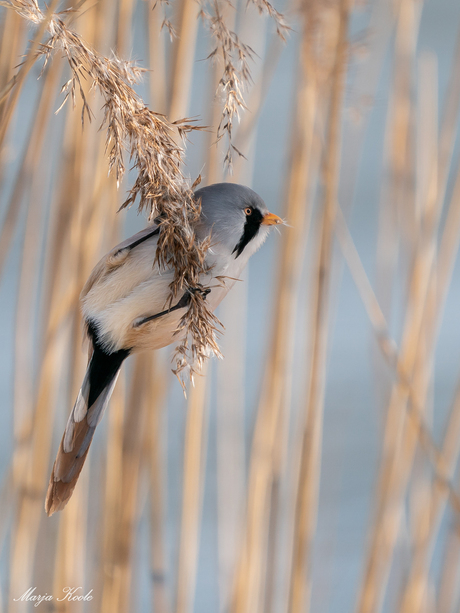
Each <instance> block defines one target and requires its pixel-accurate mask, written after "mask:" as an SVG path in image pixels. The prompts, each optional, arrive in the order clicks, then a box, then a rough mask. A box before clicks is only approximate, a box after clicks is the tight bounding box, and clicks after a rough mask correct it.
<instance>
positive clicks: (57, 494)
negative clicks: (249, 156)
mask: <svg viewBox="0 0 460 613" xmlns="http://www.w3.org/2000/svg"><path fill="white" fill-rule="evenodd" d="M195 198H196V199H197V200H198V199H200V200H201V216H200V219H199V222H198V223H197V225H196V227H195V228H194V230H195V235H196V237H197V239H198V240H204V239H206V238H207V237H208V236H209V235H210V234H211V243H210V247H209V249H208V252H207V255H206V260H205V264H206V266H207V268H209V269H210V270H209V272H208V273H207V274H206V275H203V279H202V280H201V284H202V286H204V287H208V288H211V289H210V291H209V290H208V291H209V293H208V294H207V297H206V300H207V304H208V307H209V308H210V309H211V310H214V309H215V308H216V307H217V305H218V304H219V303H220V302H221V300H222V299H223V298H224V297H225V295H226V294H227V292H228V291H229V289H231V287H232V286H233V285H234V283H235V281H236V279H238V277H239V276H240V274H241V272H242V271H243V269H244V267H245V266H246V264H247V263H248V260H249V258H250V257H251V255H253V254H254V253H255V252H256V251H257V249H259V247H260V246H261V245H262V243H263V242H264V240H265V239H266V237H267V234H268V229H269V227H270V226H272V225H275V224H280V223H283V222H282V220H281V219H280V218H279V217H278V216H277V215H274V214H273V213H269V211H268V210H267V207H266V206H265V204H264V202H263V200H262V199H261V198H260V197H259V196H258V195H257V194H256V193H255V192H253V191H252V190H251V189H249V188H248V187H244V186H243V185H236V184H234V183H217V184H215V185H210V186H209V187H204V188H202V189H199V190H198V191H196V192H195ZM159 233H160V227H159V226H158V225H155V224H154V225H152V226H149V227H148V228H145V229H144V230H141V232H138V233H137V234H135V235H134V236H132V237H131V238H129V239H127V240H126V241H124V242H123V243H121V244H120V245H118V246H117V247H115V249H113V250H112V251H110V253H108V254H107V255H106V256H105V257H103V258H102V260H101V261H100V262H99V263H98V264H97V265H96V267H95V268H94V270H93V272H92V273H91V275H90V277H89V279H88V281H87V282H86V284H85V286H84V288H83V291H82V293H81V296H80V300H81V302H82V310H83V318H84V322H85V327H86V332H87V335H88V338H89V342H90V345H91V347H90V359H89V363H88V368H87V371H86V375H85V378H84V380H83V384H82V386H81V389H80V391H79V393H78V397H77V400H76V402H75V406H74V407H73V409H72V412H71V414H70V416H69V419H68V421H67V426H66V429H65V432H64V435H63V437H62V441H61V445H60V447H59V451H58V454H57V457H56V461H55V462H54V466H53V471H52V474H51V478H50V482H49V486H48V492H47V496H46V502H45V510H46V512H47V513H48V515H52V514H53V513H54V512H55V511H60V510H61V509H63V508H64V507H65V505H66V504H67V502H68V500H69V498H70V497H71V495H72V492H73V490H74V488H75V485H76V482H77V479H78V476H79V474H80V471H81V469H82V467H83V463H84V461H85V459H86V455H87V453H88V449H89V446H90V443H91V440H92V438H93V434H94V430H95V429H96V426H97V424H98V423H99V422H100V420H101V418H102V415H103V413H104V410H105V408H106V406H107V404H108V401H109V399H110V396H111V394H112V392H113V389H114V387H115V383H116V380H117V377H118V373H119V370H120V367H121V365H122V363H123V361H124V360H125V359H126V358H127V357H128V356H129V355H130V354H131V353H134V352H135V351H141V350H145V349H160V348H161V347H165V346H166V345H169V344H171V343H173V342H174V341H176V340H178V338H180V336H179V335H177V334H175V332H176V330H177V328H178V325H179V322H180V319H181V317H182V316H183V315H184V313H185V311H186V309H187V305H188V298H189V294H188V292H185V293H184V295H183V296H182V297H180V298H179V299H178V300H177V302H176V303H175V304H174V305H172V306H171V304H170V287H169V285H170V283H171V281H172V280H173V277H174V270H172V269H171V270H161V271H160V270H159V268H158V266H157V265H155V266H152V262H153V261H154V259H155V253H156V247H157V240H158V235H159ZM216 279H217V280H218V281H219V282H218V283H216ZM213 280H214V282H213Z"/></svg>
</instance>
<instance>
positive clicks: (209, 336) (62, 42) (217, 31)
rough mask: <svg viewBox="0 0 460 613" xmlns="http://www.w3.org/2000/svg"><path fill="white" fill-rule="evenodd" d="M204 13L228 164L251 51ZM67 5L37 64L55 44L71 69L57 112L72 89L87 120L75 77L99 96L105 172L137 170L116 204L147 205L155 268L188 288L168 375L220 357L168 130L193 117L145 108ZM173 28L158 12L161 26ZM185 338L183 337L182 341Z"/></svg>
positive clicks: (29, 11) (121, 69)
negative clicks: (72, 23)
mask: <svg viewBox="0 0 460 613" xmlns="http://www.w3.org/2000/svg"><path fill="white" fill-rule="evenodd" d="M252 1H253V3H254V4H255V5H256V6H257V7H258V8H259V11H261V12H266V13H268V14H269V15H270V17H272V18H273V19H275V21H276V22H277V24H278V26H277V28H279V29H280V31H284V29H286V28H287V26H285V25H283V24H284V22H283V18H282V15H281V14H280V13H278V12H277V11H276V10H275V9H274V8H273V7H272V6H271V5H270V4H269V3H268V2H267V1H266V0H252ZM0 4H1V5H3V6H6V7H7V8H11V9H13V10H15V11H16V12H17V13H18V14H19V15H21V16H23V17H24V18H25V19H27V20H28V21H30V22H32V23H34V24H38V23H40V22H41V21H43V19H44V18H45V15H44V13H43V12H42V11H41V10H40V8H39V6H38V2H37V0H2V1H1V2H0ZM210 4H211V7H212V8H211V11H212V12H211V13H210V12H209V11H208V10H207V7H206V5H202V11H201V15H202V18H203V21H204V22H205V23H207V24H208V27H209V29H210V31H211V34H212V36H213V39H214V41H215V44H216V48H215V49H214V51H213V52H212V53H211V54H210V57H213V56H217V54H218V51H219V50H220V52H221V55H222V58H223V61H224V71H223V75H222V78H221V80H220V83H219V88H220V90H221V92H222V94H223V96H224V100H225V102H224V105H223V111H222V118H221V121H220V124H219V127H218V133H217V136H218V139H220V138H222V137H223V136H224V135H225V134H226V135H227V136H228V140H229V147H228V150H227V154H226V156H225V163H226V164H227V165H228V166H229V167H231V163H232V152H236V153H238V154H239V155H242V154H241V153H240V152H239V151H238V150H237V149H236V148H235V147H234V146H233V144H232V127H233V120H234V118H235V116H236V117H238V113H239V110H240V109H242V108H245V102H244V97H243V94H242V92H243V89H244V87H245V86H246V85H247V84H249V83H250V81H251V73H250V70H249V63H248V62H249V60H251V59H252V57H253V51H252V49H251V48H250V47H249V46H248V45H245V44H244V43H242V42H241V41H240V39H239V37H238V36H237V35H236V33H235V32H233V31H232V30H230V29H229V28H228V27H227V26H226V24H225V22H224V20H223V18H222V14H221V12H220V10H219V5H218V3H217V1H214V2H211V3H210ZM69 12H70V11H64V12H62V13H59V14H54V15H53V16H52V18H51V20H50V21H49V24H48V26H47V27H48V32H49V34H50V38H49V39H48V40H47V41H46V43H43V44H42V45H41V46H40V47H39V49H38V52H37V57H43V58H44V67H45V66H46V65H47V63H48V61H49V59H50V57H51V55H52V54H53V53H54V52H55V51H56V50H60V51H62V52H63V54H64V56H65V57H66V59H67V62H68V64H69V67H70V70H71V77H70V79H69V80H68V81H67V82H66V83H65V84H64V85H63V86H62V88H61V93H62V94H63V95H64V100H63V102H62V104H61V106H60V107H59V109H58V111H59V110H60V109H61V108H62V107H63V106H64V104H65V103H66V102H67V101H68V99H69V98H70V99H71V100H72V104H73V105H75V104H76V96H77V93H78V94H79V95H80V97H81V100H82V122H83V123H84V118H85V115H86V116H87V118H88V119H89V120H90V121H91V118H92V113H91V109H90V106H89V104H88V102H87V99H86V94H85V89H84V87H83V82H84V83H85V84H86V85H89V91H92V90H93V89H98V90H99V92H100V94H101V95H102V97H103V99H104V105H103V109H104V115H103V120H102V127H105V129H106V132H107V138H106V148H107V155H108V165H109V172H112V173H114V174H115V177H116V180H117V184H119V183H120V181H121V180H122V178H123V175H124V173H125V161H124V159H125V155H127V154H128V153H129V157H130V160H131V161H132V162H133V166H134V168H135V169H136V170H137V177H136V180H135V182H134V185H133V186H132V187H131V189H130V190H129V192H128V195H127V198H126V200H125V201H124V203H123V204H122V206H121V208H126V207H129V206H132V205H133V204H134V203H135V202H136V201H138V208H139V210H140V211H143V210H147V211H148V213H149V218H150V219H152V218H156V217H159V218H160V219H161V225H162V232H161V233H160V237H159V240H158V248H157V252H156V255H155V261H156V262H158V264H159V265H160V266H165V267H173V268H174V271H175V274H174V280H173V282H172V283H171V291H172V294H173V295H176V294H177V293H179V292H181V291H183V290H184V288H185V289H186V290H188V291H189V292H190V295H191V301H190V306H189V308H188V309H187V312H186V314H185V315H184V316H183V318H182V320H181V323H180V327H179V330H180V331H182V332H185V338H184V341H183V342H182V343H181V344H180V345H179V347H178V348H177V350H176V353H175V358H176V364H177V368H176V373H177V374H179V373H180V372H182V371H183V370H184V369H185V368H187V367H188V368H189V369H190V374H191V375H193V372H195V367H194V364H197V365H198V366H201V364H202V362H203V360H204V359H205V358H206V357H207V356H209V355H210V354H212V353H213V354H215V355H220V351H219V348H218V345H217V342H216V333H217V328H218V326H219V325H220V322H219V320H218V319H217V318H216V317H215V316H214V315H213V314H212V313H211V311H210V310H209V309H208V307H207V305H206V302H205V297H206V293H205V292H203V291H199V289H200V287H201V286H200V283H199V280H200V275H201V274H202V273H203V272H206V271H205V269H204V261H205V257H206V251H207V249H208V247H209V241H206V240H205V241H202V242H200V241H197V240H196V238H195V235H194V232H193V224H194V223H195V222H196V220H197V218H198V217H199V215H200V204H199V203H197V202H196V201H195V199H194V195H193V191H192V190H193V187H194V186H195V184H194V185H193V186H192V187H191V186H190V183H189V181H188V180H187V179H186V178H185V177H184V175H183V174H182V170H181V164H182V159H183V155H184V149H183V147H181V146H180V145H178V144H177V143H176V140H175V138H174V137H175V135H176V134H178V135H179V137H181V138H182V139H185V138H186V137H187V134H188V133H189V132H191V131H193V130H199V129H202V127H201V126H197V125H195V124H194V123H193V120H190V119H182V120H178V121H174V122H170V121H169V120H168V119H167V118H166V117H165V116H164V115H160V114H158V113H155V112H153V111H151V110H150V109H148V108H147V106H146V105H145V104H144V102H143V101H142V99H141V98H140V97H139V96H138V95H137V94H136V92H135V91H134V90H133V88H132V86H133V85H134V84H135V83H136V82H137V81H138V80H139V78H140V77H141V75H142V72H143V71H142V70H141V69H140V68H139V67H137V66H135V65H134V64H133V63H131V62H128V61H123V60H120V59H119V58H117V57H116V56H113V57H111V58H107V57H104V56H102V55H100V54H98V53H97V52H96V51H94V50H93V49H91V48H90V47H88V46H87V45H86V43H85V42H84V41H83V39H82V38H81V37H80V36H79V35H78V34H77V33H76V32H73V31H72V30H70V29H69V28H68V27H67V25H66V24H65V23H64V21H63V19H62V17H63V16H64V15H66V14H68V13H69ZM163 27H165V28H167V29H168V30H169V32H170V35H171V36H173V32H174V31H173V28H172V25H171V24H170V22H169V21H168V20H167V18H166V17H165V20H164V21H163V24H162V28H163ZM189 339H190V340H191V342H189Z"/></svg>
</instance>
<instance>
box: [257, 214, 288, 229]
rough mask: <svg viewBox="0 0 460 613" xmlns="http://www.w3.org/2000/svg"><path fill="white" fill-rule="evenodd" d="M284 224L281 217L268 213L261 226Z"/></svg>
mask: <svg viewBox="0 0 460 613" xmlns="http://www.w3.org/2000/svg"><path fill="white" fill-rule="evenodd" d="M279 223H283V220H282V219H281V217H278V215H274V214H273V213H267V214H266V215H264V216H263V218H262V221H261V224H262V225H263V226H275V225H276V224H279Z"/></svg>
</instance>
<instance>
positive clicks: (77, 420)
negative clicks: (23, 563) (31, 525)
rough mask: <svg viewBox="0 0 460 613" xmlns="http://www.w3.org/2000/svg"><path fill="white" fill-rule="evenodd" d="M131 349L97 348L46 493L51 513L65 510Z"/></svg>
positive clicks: (71, 414) (72, 413)
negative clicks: (107, 349)
mask: <svg viewBox="0 0 460 613" xmlns="http://www.w3.org/2000/svg"><path fill="white" fill-rule="evenodd" d="M128 355H129V351H128V350H120V351H117V352H114V353H111V354H109V353H107V352H105V351H104V350H103V349H101V348H100V347H98V346H95V347H94V351H93V354H92V357H91V359H90V362H89V364H88V369H87V371H86V375H85V378H84V380H83V384H82V386H81V389H80V392H79V393H78V397H77V400H76V402H75V405H74V407H73V409H72V412H71V413H70V416H69V419H68V421H67V426H66V429H65V431H64V435H63V437H62V440H61V444H60V447H59V451H58V454H57V457H56V461H55V462H54V466H53V470H52V473H51V477H50V482H49V485H48V492H47V494H46V501H45V510H46V512H47V514H48V515H52V514H53V513H54V512H55V511H60V510H62V509H63V508H64V507H65V505H66V504H67V502H68V500H69V499H70V497H71V496H72V493H73V491H74V489H75V485H76V483H77V480H78V477H79V475H80V472H81V469H82V468H83V464H84V462H85V460H86V456H87V454H88V450H89V446H90V444H91V441H92V439H93V435H94V431H95V429H96V426H97V425H98V423H99V422H100V420H101V418H102V415H103V414H104V411H105V409H106V407H107V405H108V402H109V400H110V397H111V395H112V392H113V389H114V387H115V383H116V381H117V378H118V374H119V371H120V368H121V365H122V363H123V360H124V359H125V358H126V357H128Z"/></svg>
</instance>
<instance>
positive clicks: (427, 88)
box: [0, 0, 460, 613]
mask: <svg viewBox="0 0 460 613" xmlns="http://www.w3.org/2000/svg"><path fill="white" fill-rule="evenodd" d="M2 4H4V6H3V7H0V144H1V157H0V177H1V217H0V219H1V224H2V225H1V233H0V266H1V273H2V280H1V284H0V309H1V313H2V318H1V329H0V334H1V336H0V341H1V344H2V357H1V361H0V364H1V366H2V368H1V373H0V385H1V397H2V403H1V407H2V411H1V418H0V424H1V434H0V437H1V439H0V440H1V443H0V464H1V489H0V509H1V511H0V551H1V554H0V588H1V595H0V596H1V597H0V603H1V610H2V611H8V612H9V611H11V612H21V611H28V610H32V607H33V603H32V602H31V603H28V604H26V603H24V602H17V601H15V600H14V599H15V598H16V599H17V598H19V597H20V596H21V595H22V594H23V593H24V592H25V591H26V590H27V589H29V588H30V587H35V586H36V591H35V594H45V593H48V594H53V595H54V600H53V602H51V603H50V602H43V603H42V604H40V605H39V608H40V610H42V611H43V610H45V611H72V612H73V611H76V612H79V611H88V612H96V611H97V612H102V613H106V612H111V613H115V612H125V611H142V612H144V611H153V612H154V613H172V612H174V613H192V611H195V612H199V613H215V612H217V611H221V612H222V613H305V612H306V611H314V612H321V613H324V612H327V611H329V612H331V613H344V612H345V611H355V612H356V613H374V612H384V611H388V612H390V611H391V612H393V611H394V612H396V611H398V612H400V613H422V612H423V613H428V612H430V613H431V612H438V613H456V612H458V611H460V532H459V526H460V525H459V517H460V483H459V479H458V456H459V453H460V391H459V390H460V387H459V386H458V364H459V361H460V326H459V325H458V322H459V309H458V304H459V301H460V268H459V264H458V257H457V255H458V246H459V238H460V181H459V179H458V177H459V176H460V175H459V174H458V163H459V138H458V111H459V105H460V38H459V37H458V34H457V28H458V25H459V18H460V6H457V3H456V2H455V1H454V0H442V1H441V0H436V1H435V0H427V1H426V2H425V3H423V2H422V1H420V0H392V1H391V0H374V1H373V2H368V3H364V2H359V1H355V2H352V1H351V0H308V1H307V0H304V1H301V2H293V3H292V4H289V3H286V4H284V5H278V3H275V5H274V7H275V9H277V10H278V11H280V12H281V13H282V14H283V15H284V17H285V19H286V21H287V23H288V24H290V26H291V28H292V31H291V32H289V33H288V32H287V31H286V29H285V28H284V21H283V17H282V15H280V14H278V13H276V11H274V10H273V8H272V7H271V5H268V4H267V3H266V2H265V1H264V0H254V1H253V2H250V3H249V4H248V6H246V3H245V2H237V3H236V4H234V5H231V4H230V3H228V2H226V1H225V0H222V2H219V0H217V3H213V2H203V3H202V4H201V5H200V4H199V3H197V2H196V1H195V0H173V1H172V2H171V3H167V2H157V3H155V2H154V1H153V0H137V1H136V0H99V1H98V2H89V1H88V2H85V1H84V0H83V1H81V2H79V3H78V4H76V5H73V8H74V9H75V11H72V12H68V13H63V14H62V15H61V18H62V20H63V21H64V22H65V23H66V24H67V26H68V27H69V28H70V29H72V30H75V31H77V32H78V33H79V34H80V35H81V37H82V39H83V40H84V41H86V43H87V44H88V45H89V46H90V47H92V48H93V49H95V50H96V51H97V52H98V53H99V54H101V55H102V56H107V57H109V55H110V52H111V50H113V51H114V52H115V53H116V54H117V55H118V57H120V58H122V59H134V60H137V61H138V63H139V65H140V66H141V67H144V68H147V69H148V72H146V73H144V78H143V81H142V82H141V83H140V84H139V85H138V86H136V90H137V91H138V93H139V94H140V95H141V96H142V98H143V99H144V100H145V101H146V102H147V103H148V104H149V106H150V108H151V109H153V110H155V111H157V112H160V113H165V114H166V115H167V116H168V117H169V119H170V120H171V121H175V120H178V119H182V118H184V117H196V116H198V117H199V124H200V125H205V126H209V129H208V130H207V131H203V132H195V133H192V135H191V136H190V137H189V138H190V140H191V141H192V142H191V143H188V144H187V155H186V164H187V165H186V167H185V172H186V173H189V174H190V176H191V180H192V181H193V180H194V178H195V177H196V176H197V175H198V174H199V173H200V172H201V174H202V177H203V182H202V184H203V185H205V184H208V183H213V182H216V181H221V180H229V181H237V182H241V183H245V184H252V185H253V186H254V188H255V189H256V191H257V192H258V193H259V194H260V195H261V196H262V197H263V198H264V199H265V201H266V203H267V205H268V206H269V208H270V210H272V211H273V212H276V213H278V214H280V215H282V216H283V217H284V218H285V219H286V220H287V222H288V224H289V226H288V227H283V228H281V232H280V233H279V235H274V236H273V235H272V236H270V238H269V240H268V241H267V244H266V245H265V246H264V247H263V248H262V250H261V251H260V252H259V254H258V255H257V256H255V257H254V258H253V261H251V265H250V267H249V270H248V271H247V273H245V278H244V282H243V283H238V284H236V286H235V288H234V289H233V290H232V292H231V293H230V294H229V296H228V297H227V298H226V300H225V301H224V303H223V305H222V307H221V308H220V313H219V317H220V319H221V320H222V321H223V322H224V325H225V328H226V331H225V334H224V335H223V336H222V338H221V340H220V344H221V348H222V351H223V354H224V355H225V359H224V360H223V361H219V362H218V361H217V360H211V361H210V362H209V363H208V364H207V365H206V366H205V371H206V376H203V377H198V378H197V384H196V387H195V388H193V389H191V390H190V391H189V398H188V401H185V400H184V398H183V396H182V391H181V388H180V385H179V384H178V382H177V380H176V379H175V378H174V376H173V375H172V374H171V372H170V368H171V355H172V350H171V348H167V349H166V350H163V351H161V352H158V353H156V354H155V355H142V356H137V357H135V358H131V359H130V360H129V363H128V364H126V366H125V367H124V370H123V373H122V375H121V377H120V379H119V382H118V384H117V387H116V390H115V394H114V396H113V399H112V401H111V403H110V408H109V411H108V412H107V414H106V416H105V418H104V421H103V424H101V426H100V427H99V429H98V433H97V435H96V437H95V441H94V443H93V446H92V450H91V452H90V457H89V460H88V461H87V465H86V467H85V468H84V470H83V473H82V476H81V478H80V481H79V483H78V486H77V488H76V491H75V493H74V495H73V498H72V500H71V501H70V503H69V505H68V506H67V508H66V509H65V511H64V512H62V513H58V514H56V515H54V516H53V517H52V518H47V517H46V515H45V512H44V509H43V504H44V495H45V491H46V486H47V482H48V477H49V471H50V469H51V465H52V461H53V460H54V456H55V453H56V450H57V446H58V443H59V440H60V436H61V434H62V431H63V428H64V425H65V422H66V419H67V416H68V413H69V411H70V409H71V407H72V405H73V402H74V399H75V396H76V393H77V391H78V389H79V387H80V383H81V380H82V377H83V374H84V369H85V365H86V356H85V355H84V353H83V351H82V346H81V320H80V313H79V307H78V295H79V292H80V290H81V288H82V286H83V283H84V281H85V279H86V278H87V276H88V274H89V272H90V271H91V269H92V267H93V266H94V265H95V263H96V262H97V260H98V259H99V257H100V256H102V255H103V253H105V252H106V251H107V250H108V249H110V248H111V247H112V246H114V245H115V244H116V243H117V242H118V241H119V240H121V239H122V238H123V237H125V236H129V235H130V234H132V233H133V232H134V231H136V230H137V229H139V228H141V227H143V225H145V223H146V220H145V217H144V218H142V216H140V217H138V216H137V215H136V212H135V210H134V209H131V210H129V211H128V212H125V211H123V212H120V213H118V214H117V213H116V211H117V209H118V208H119V206H120V205H121V203H122V202H123V201H124V199H125V194H126V191H127V190H128V189H129V188H130V187H131V186H132V184H133V182H134V180H135V178H136V174H135V173H136V169H132V170H131V171H130V172H129V173H127V176H126V177H125V179H124V180H123V182H122V184H121V185H120V188H119V189H118V190H117V185H116V179H115V177H113V176H108V172H107V171H108V165H107V164H108V162H107V154H106V145H105V139H106V135H105V132H104V130H103V129H102V130H99V127H100V124H101V122H102V116H103V113H102V111H101V107H102V105H103V101H102V98H101V96H100V94H98V92H97V91H94V92H93V91H85V96H86V97H87V99H88V102H89V104H90V106H91V109H92V112H93V113H94V116H95V117H94V119H93V121H91V122H90V121H88V119H86V120H85V125H84V128H83V129H82V124H81V106H82V104H81V100H80V99H79V95H78V91H77V93H76V108H75V109H74V108H72V104H71V101H70V100H69V101H68V102H67V104H65V105H64V106H63V108H62V109H61V110H60V112H59V113H58V114H57V115H55V111H56V110H57V109H58V108H59V106H60V105H61V103H62V101H63V97H64V96H63V94H60V90H61V87H62V85H63V84H64V83H66V82H67V81H68V79H69V78H70V72H69V67H68V65H67V63H66V60H65V59H64V58H63V57H62V56H63V53H62V52H61V51H59V50H58V51H57V52H55V53H54V55H52V56H51V57H50V59H49V62H48V63H47V65H46V67H45V69H44V71H43V74H42V75H41V77H40V78H39V79H37V77H38V76H39V74H40V71H41V70H42V67H43V58H42V59H41V60H38V61H37V62H36V63H34V54H35V52H36V51H37V49H39V48H40V47H39V44H40V42H46V40H47V34H46V28H47V26H48V24H49V20H50V19H51V16H52V13H53V12H54V11H62V10H64V9H67V8H70V7H71V6H72V5H71V4H67V5H66V4H65V3H64V2H61V3H58V2H57V1H56V0H53V1H52V2H50V3H49V5H48V7H46V6H45V5H44V4H41V3H40V5H39V6H40V7H41V9H42V10H43V11H44V14H45V16H46V17H45V19H44V21H41V22H40V23H38V24H35V25H33V24H31V23H30V20H27V19H26V18H24V16H23V15H20V14H18V11H17V10H14V7H16V8H18V7H19V9H21V7H22V8H24V6H26V5H27V2H21V3H19V2H16V1H12V2H11V3H2ZM7 4H9V5H10V6H6V5H7ZM11 5H13V6H11ZM31 6H34V4H33V3H31ZM203 10H204V11H205V12H206V14H207V17H206V16H205V17H204V19H202V20H200V18H199V17H200V12H201V11H203ZM32 26H33V27H32ZM277 29H278V33H277ZM212 32H214V37H212ZM234 33H236V34H234ZM280 34H281V36H280ZM283 35H285V36H286V37H287V40H286V41H285V42H283V40H282V38H283ZM229 40H231V41H233V48H232V47H231V44H230V43H229ZM229 45H230V47H229ZM245 45H248V46H249V47H250V48H249V49H248V48H247V47H245ZM215 49H217V51H216V52H215V53H214V61H211V60H210V59H208V60H206V59H205V58H207V56H208V55H209V54H210V53H212V52H213V51H214V50H215ZM229 49H231V55H230V56H229V55H226V54H228V53H229ZM251 49H252V50H253V51H254V53H252V51H251ZM231 57H233V58H234V67H235V69H236V70H239V71H240V72H239V73H237V77H238V74H239V75H240V77H241V79H242V82H247V87H246V88H245V89H244V92H243V94H242V95H243V97H244V104H245V105H246V106H247V107H248V109H247V110H244V109H243V108H242V105H243V100H242V99H240V100H238V96H239V94H238V91H237V90H236V96H234V97H233V99H231V98H229V97H228V96H227V97H226V96H225V95H224V94H223V93H222V91H220V93H219V94H218V95H217V96H216V90H218V87H219V82H220V81H221V79H224V84H227V93H228V92H229V91H232V88H233V89H234V88H235V81H234V80H233V81H232V80H231V79H232V78H234V76H235V75H234V74H233V76H232V72H231V70H228V62H229V61H230V60H231ZM251 57H252V59H251ZM198 60H202V61H198ZM224 60H225V61H224ZM21 61H24V64H23V65H22V67H21V68H18V64H19V63H20V62H21ZM248 67H249V69H250V71H251V73H252V80H251V79H248V76H247V74H246V73H245V70H246V68H248ZM226 68H227V70H225V69H226ZM89 85H90V84H89V83H88V82H85V81H84V80H83V81H82V87H83V89H85V88H86V90H88V89H89ZM236 85H238V83H237V82H236ZM221 89H222V88H221ZM235 99H236V102H235ZM226 104H227V107H226V106H225V105H226ZM231 104H236V107H235V108H238V107H240V111H241V113H240V114H241V122H240V123H238V122H236V121H235V116H234V114H232V113H233V111H234V110H235V108H234V109H233V111H232V109H231ZM229 105H230V107H229ZM223 109H224V113H226V114H224V118H225V121H227V123H228V120H229V119H230V121H232V122H233V130H232V144H233V146H234V147H235V148H236V149H237V150H239V151H242V152H243V153H244V154H245V156H246V159H245V158H242V157H240V156H239V155H238V153H237V152H236V151H235V150H234V149H233V174H231V175H229V174H228V172H227V171H226V167H225V165H224V158H225V156H226V154H227V152H228V139H227V137H226V130H225V127H224V124H225V121H224V124H222V123H221V118H222V112H223ZM219 124H220V127H219ZM227 132H228V130H227ZM219 135H222V138H221V139H220V140H218V136H219ZM66 586H73V587H80V586H81V588H82V589H81V590H80V591H79V592H78V593H79V594H86V593H88V592H89V591H90V590H93V591H92V596H93V599H92V600H91V601H89V602H87V603H82V602H73V603H68V602H66V601H63V602H58V601H57V597H62V590H63V588H65V587H66Z"/></svg>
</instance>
